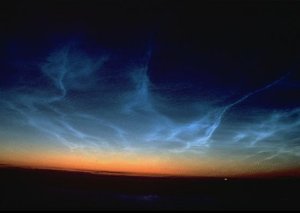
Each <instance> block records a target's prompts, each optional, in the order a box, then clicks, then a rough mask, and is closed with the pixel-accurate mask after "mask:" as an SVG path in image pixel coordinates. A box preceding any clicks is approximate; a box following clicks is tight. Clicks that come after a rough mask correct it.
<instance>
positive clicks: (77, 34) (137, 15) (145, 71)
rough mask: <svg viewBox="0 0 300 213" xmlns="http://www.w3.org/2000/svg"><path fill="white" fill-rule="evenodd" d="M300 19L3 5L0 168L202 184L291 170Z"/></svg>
mask: <svg viewBox="0 0 300 213" xmlns="http://www.w3.org/2000/svg"><path fill="white" fill-rule="evenodd" d="M299 10H300V4H299V2H297V3H296V2H286V3H283V2H281V3H276V2H273V3H258V2H257V3H254V2H252V3H238V2H226V3H224V2H223V3H222V2H211V3H202V4H201V5H195V4H192V3H191V2H190V3H187V2H185V3H183V1H181V2H174V1H118V0H116V1H98V2H96V1H88V2H85V1H70V0H69V1H68V0H65V1H49V2H46V1H43V2H39V1H17V2H12V4H7V5H5V6H4V7H3V8H1V12H0V13H1V29H0V30H1V35H0V37H1V39H0V46H1V48H0V51H1V53H0V54H1V57H0V64H1V76H0V161H1V162H2V163H9V164H17V165H29V166H39V167H56V168H66V169H74V168H76V169H87V170H105V171H123V172H142V173H155V174H176V175H200V176H222V175H226V176H230V175H240V174H256V173H260V172H276V171H281V170H285V169H299V168H300V75H299V56H300V55H299V53H300V52H299V44H300V42H299V41H300V40H299V39H300V37H299V36H300V29H299V27H300V16H299Z"/></svg>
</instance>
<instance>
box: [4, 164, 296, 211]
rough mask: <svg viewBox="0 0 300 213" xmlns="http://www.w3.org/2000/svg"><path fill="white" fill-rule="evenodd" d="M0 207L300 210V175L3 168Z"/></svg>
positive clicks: (6, 208)
mask: <svg viewBox="0 0 300 213" xmlns="http://www.w3.org/2000/svg"><path fill="white" fill-rule="evenodd" d="M0 188H1V200H0V210H104V209H106V210H107V209H108V210H140V209H141V210H159V209H162V210H195V209H198V210H240V209H242V210H300V196H299V192H300V179H299V178H298V179H297V178H277V179H229V180H227V181H225V180H224V179H221V178H176V177H134V176H116V175H95V174H89V173H83V172H67V171H53V170H39V169H21V168H1V169H0Z"/></svg>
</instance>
